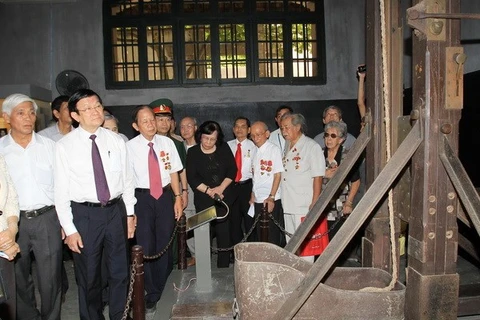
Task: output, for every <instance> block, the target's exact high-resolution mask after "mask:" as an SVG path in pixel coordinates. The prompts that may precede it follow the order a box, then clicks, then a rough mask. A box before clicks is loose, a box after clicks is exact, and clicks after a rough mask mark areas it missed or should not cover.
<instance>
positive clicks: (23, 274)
mask: <svg viewBox="0 0 480 320" xmlns="http://www.w3.org/2000/svg"><path fill="white" fill-rule="evenodd" d="M166 103H167V104H168V101H166ZM154 104H155V107H153V106H148V105H145V106H141V107H138V108H137V109H136V110H135V113H134V115H133V121H132V123H133V127H134V129H135V130H137V131H138V132H139V135H138V136H137V137H136V138H134V139H132V140H130V141H128V143H126V142H125V141H124V139H123V138H122V137H121V136H120V135H119V134H118V133H117V132H114V131H111V130H108V129H106V128H103V127H102V125H104V122H105V114H104V107H103V104H102V100H101V98H100V97H99V96H98V94H96V93H95V92H94V91H92V90H89V89H81V90H79V91H77V92H75V93H74V94H73V95H72V96H71V97H65V96H60V97H58V98H57V99H55V100H54V101H53V102H52V113H53V116H54V118H55V120H56V122H55V124H54V125H52V126H51V127H48V128H46V129H44V130H42V131H40V132H38V133H37V132H35V122H36V113H37V109H38V106H37V104H36V102H35V101H34V100H33V99H31V98H30V97H28V96H26V95H23V94H12V95H10V96H8V97H7V98H6V99H5V100H4V102H3V104H2V112H3V117H4V119H5V121H6V123H7V124H8V125H9V126H10V130H9V133H8V135H6V136H4V137H3V138H2V139H0V153H2V154H3V156H4V157H5V160H6V163H7V168H8V171H9V173H10V175H11V176H12V181H13V183H14V186H15V189H16V190H17V192H18V199H19V207H20V221H19V232H18V240H17V242H18V245H19V247H20V253H19V254H18V256H17V257H16V259H15V280H16V297H17V314H16V317H17V319H60V318H61V303H62V293H63V294H64V293H65V291H66V288H64V289H63V290H62V284H65V283H66V281H65V280H66V277H65V278H63V279H62V267H63V261H62V252H63V250H62V239H63V242H64V243H65V244H66V245H67V246H68V248H69V249H70V250H71V252H72V253H73V259H74V263H75V278H76V281H77V286H78V299H79V311H80V317H81V318H82V319H100V318H103V315H102V314H103V307H104V303H103V299H102V292H104V291H105V290H104V289H105V286H108V289H109V290H108V298H107V302H108V306H109V308H108V309H109V316H110V319H121V318H122V316H123V313H124V310H125V307H126V298H127V291H128V284H129V276H130V272H129V266H130V261H129V258H130V249H129V248H130V245H131V243H130V242H129V239H131V238H133V237H134V236H135V235H136V239H135V241H136V242H137V243H139V244H141V245H142V246H143V247H144V249H145V253H146V254H157V253H158V252H159V251H160V250H161V249H163V248H165V247H166V244H167V242H168V237H170V236H171V234H172V231H173V225H174V220H175V219H179V218H180V216H181V215H182V211H183V209H184V207H185V206H186V202H187V201H188V199H187V185H186V181H182V183H183V184H181V180H182V178H181V177H182V174H181V172H182V170H183V161H184V159H181V157H180V155H179V154H181V152H179V151H177V147H176V145H175V143H174V142H173V141H172V139H170V138H169V137H166V135H167V134H168V130H165V131H162V130H163V129H164V128H163V127H162V126H161V123H162V118H163V117H162V115H165V116H166V117H167V118H169V116H170V115H171V111H170V108H171V107H170V106H168V105H167V104H164V103H162V102H161V101H156V102H154ZM74 122H75V123H76V124H78V126H77V127H74V126H72V123H74ZM157 129H158V130H157ZM157 132H158V133H160V134H157ZM162 133H163V134H164V135H162ZM179 146H180V147H181V148H182V149H183V150H184V152H183V154H184V155H185V147H184V145H183V144H182V143H179ZM178 150H180V149H178ZM182 160H183V161H182ZM173 199H175V200H173ZM183 202H185V206H184V205H183ZM135 213H137V215H138V217H137V215H135ZM151 222H154V223H151ZM136 230H138V231H137V232H135V231H136ZM165 239H167V241H166V240H165ZM171 256H172V254H171V249H170V250H168V253H167V254H165V255H164V256H162V257H160V258H159V259H155V260H153V261H151V262H150V263H149V262H148V261H147V263H146V265H145V269H146V272H145V274H146V280H147V281H146V289H147V294H146V297H145V300H146V306H147V308H150V309H152V308H154V307H155V304H156V303H157V301H158V300H159V299H160V295H161V293H162V291H163V287H164V285H165V281H166V278H167V277H168V274H169V272H170V271H171V269H172V258H171ZM33 260H35V261H36V265H35V268H33V269H32V262H33ZM147 269H148V270H147ZM32 270H35V271H36V276H35V277H34V276H33V275H32ZM149 277H150V278H149ZM34 278H35V279H36V283H34ZM102 278H106V279H107V280H106V281H102ZM35 288H37V289H38V293H39V295H40V302H41V304H40V305H39V308H37V302H36V298H35V296H36V293H35V290H36V289H35Z"/></svg>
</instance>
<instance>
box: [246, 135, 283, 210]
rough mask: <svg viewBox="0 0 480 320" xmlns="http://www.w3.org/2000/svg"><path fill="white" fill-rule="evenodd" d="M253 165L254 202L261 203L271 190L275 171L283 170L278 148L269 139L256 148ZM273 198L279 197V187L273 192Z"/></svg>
mask: <svg viewBox="0 0 480 320" xmlns="http://www.w3.org/2000/svg"><path fill="white" fill-rule="evenodd" d="M252 165H253V188H252V192H253V194H254V195H255V202H257V203H262V202H263V200H265V199H267V198H268V196H269V195H270V192H271V191H272V185H273V178H274V175H275V173H280V172H283V171H285V170H284V169H283V164H282V154H281V152H280V148H279V147H278V146H276V145H274V144H273V143H271V142H270V141H268V140H267V141H265V143H264V144H263V145H262V146H261V147H260V148H258V149H257V152H256V154H255V157H254V158H253V161H252ZM274 196H275V200H278V199H280V188H278V190H277V193H276V194H274Z"/></svg>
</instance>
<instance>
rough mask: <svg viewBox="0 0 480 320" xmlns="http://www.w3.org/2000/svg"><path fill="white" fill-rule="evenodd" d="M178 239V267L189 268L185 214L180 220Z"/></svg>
mask: <svg viewBox="0 0 480 320" xmlns="http://www.w3.org/2000/svg"><path fill="white" fill-rule="evenodd" d="M177 223H178V228H177V241H178V269H179V270H185V269H187V218H186V217H185V214H183V215H182V216H181V217H180V220H178V222H177Z"/></svg>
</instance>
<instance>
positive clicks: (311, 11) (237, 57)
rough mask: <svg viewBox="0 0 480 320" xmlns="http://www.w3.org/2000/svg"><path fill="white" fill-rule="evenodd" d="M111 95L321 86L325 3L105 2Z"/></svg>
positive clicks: (232, 0) (284, 0) (220, 0)
mask: <svg viewBox="0 0 480 320" xmlns="http://www.w3.org/2000/svg"><path fill="white" fill-rule="evenodd" d="M104 39H105V43H104V53H105V71H106V86H107V88H144V87H161V86H165V85H172V86H181V85H187V84H197V85H201V84H211V85H224V84H232V83H236V84H238V83H246V84H248V83H275V84H305V83H311V84H323V83H325V74H326V72H325V49H324V22H323V0H312V1H292V0H257V1H254V0H250V1H247V0H246V1H241V0H120V1H112V0H108V1H104Z"/></svg>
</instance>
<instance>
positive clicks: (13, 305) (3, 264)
mask: <svg viewBox="0 0 480 320" xmlns="http://www.w3.org/2000/svg"><path fill="white" fill-rule="evenodd" d="M13 264H14V262H13V261H8V260H7V259H3V258H0V272H1V273H2V278H3V284H4V289H5V291H6V293H7V301H6V302H4V303H2V304H0V319H8V320H15V319H16V316H17V314H16V313H17V294H16V292H15V269H14V265H13Z"/></svg>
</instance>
